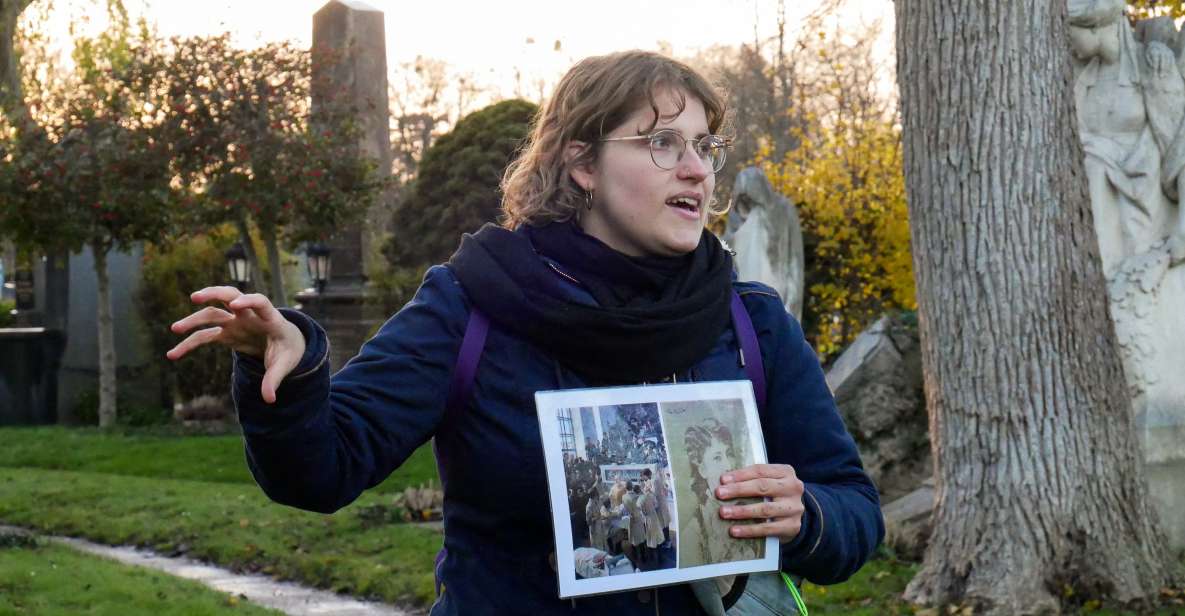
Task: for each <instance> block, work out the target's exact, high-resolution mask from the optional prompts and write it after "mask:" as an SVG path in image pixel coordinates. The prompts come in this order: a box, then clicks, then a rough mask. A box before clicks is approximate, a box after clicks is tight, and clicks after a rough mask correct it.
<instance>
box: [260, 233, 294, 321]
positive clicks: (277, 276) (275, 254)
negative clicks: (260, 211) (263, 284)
mask: <svg viewBox="0 0 1185 616" xmlns="http://www.w3.org/2000/svg"><path fill="white" fill-rule="evenodd" d="M259 232H260V233H261V234H262V235H263V244H264V246H266V247H267V262H268V263H269V264H270V268H269V270H270V271H269V272H268V273H269V274H270V276H269V278H270V280H269V281H268V283H269V284H268V299H270V300H272V304H273V305H275V306H276V307H277V308H279V307H283V306H287V305H288V300H287V299H286V298H287V294H286V293H285V291H284V267H283V264H281V263H280V244H279V242H278V241H277V240H276V229H275V227H269V226H266V225H265V226H261V227H260V228H259Z"/></svg>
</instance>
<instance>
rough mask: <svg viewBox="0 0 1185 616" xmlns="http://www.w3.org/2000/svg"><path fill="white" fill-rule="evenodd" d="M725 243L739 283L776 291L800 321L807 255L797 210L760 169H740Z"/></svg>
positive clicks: (734, 188) (725, 232)
mask: <svg viewBox="0 0 1185 616" xmlns="http://www.w3.org/2000/svg"><path fill="white" fill-rule="evenodd" d="M724 241H726V242H728V245H729V246H730V247H731V248H732V249H733V250H734V251H736V257H735V259H734V260H733V262H734V263H735V264H736V267H737V273H738V274H740V278H741V280H756V281H758V282H763V283H765V284H767V285H769V286H771V287H773V288H774V290H776V291H777V292H778V294H779V295H781V296H782V301H783V302H784V303H785V304H786V310H787V311H789V312H790V314H793V315H794V318H796V319H799V320H802V300H803V259H804V257H803V254H802V227H801V225H800V224H799V222H798V209H796V208H795V207H794V204H793V203H790V200H789V199H787V198H786V197H783V196H782V195H779V194H778V193H777V192H775V191H774V189H773V186H771V185H770V183H769V180H768V179H766V177H765V173H764V172H762V171H761V169H758V168H757V167H748V168H746V169H744V170H742V171H741V172H740V173H739V174H738V175H737V178H736V182H734V183H733V188H732V207H731V208H730V209H729V214H728V225H727V227H726V228H725V230H724Z"/></svg>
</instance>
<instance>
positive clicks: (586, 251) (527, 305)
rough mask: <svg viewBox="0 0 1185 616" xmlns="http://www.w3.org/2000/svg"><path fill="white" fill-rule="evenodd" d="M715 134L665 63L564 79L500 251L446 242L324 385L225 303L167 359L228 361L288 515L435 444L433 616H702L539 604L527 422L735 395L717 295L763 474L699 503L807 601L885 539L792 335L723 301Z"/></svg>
mask: <svg viewBox="0 0 1185 616" xmlns="http://www.w3.org/2000/svg"><path fill="white" fill-rule="evenodd" d="M723 117H724V109H723V104H722V101H721V99H720V97H719V95H718V94H717V93H716V92H715V91H714V90H713V89H712V87H711V86H710V85H709V84H708V83H707V82H706V81H705V80H704V79H703V77H701V76H700V75H698V74H697V73H696V72H694V71H693V70H691V69H690V68H688V67H687V66H685V65H683V64H681V63H679V62H676V61H673V60H670V59H668V58H665V57H662V56H659V55H657V54H652V53H646V52H623V53H616V54H611V55H607V56H601V57H594V58H588V59H586V60H583V61H581V62H580V63H578V64H577V65H576V66H574V67H573V68H572V69H571V70H570V71H569V72H568V73H567V74H566V75H565V76H564V77H563V79H562V80H561V81H560V83H559V85H558V86H557V88H556V91H555V92H554V94H553V96H552V98H551V99H550V100H549V101H548V102H547V103H546V104H545V105H544V107H543V108H542V109H541V110H540V113H539V116H538V117H537V119H536V121H535V124H534V129H533V132H532V135H531V137H530V139H529V142H528V143H527V145H526V146H525V147H524V149H523V151H522V153H521V155H520V156H519V158H518V160H517V161H516V162H515V163H514V164H513V165H512V166H511V167H510V168H509V169H508V170H507V173H506V176H505V179H504V181H503V193H504V198H503V208H504V212H505V219H506V220H505V227H504V228H498V227H494V226H493V225H487V226H486V227H485V228H483V229H481V230H480V231H479V232H477V233H475V234H473V235H467V236H465V237H464V239H463V240H462V242H461V245H460V247H459V248H458V250H457V252H456V254H454V255H453V257H452V258H451V259H450V261H449V263H448V264H447V265H446V266H437V267H433V268H431V269H430V270H429V271H428V272H427V274H426V275H425V278H424V282H423V284H422V285H421V287H420V289H419V290H418V291H417V293H416V296H415V298H414V299H413V300H412V301H411V302H410V303H409V304H408V305H407V306H405V307H404V308H403V309H402V310H400V311H399V313H398V314H396V315H395V316H394V317H393V318H391V319H390V320H389V321H388V322H387V323H386V324H385V325H384V326H383V327H382V328H381V329H380V331H379V333H378V334H377V335H376V336H375V337H374V338H373V339H371V340H370V341H369V342H367V343H366V344H365V345H364V346H363V347H362V349H361V351H360V353H359V354H358V356H357V357H355V358H354V359H352V360H351V361H350V362H349V363H347V365H346V366H345V367H344V368H342V369H341V371H339V372H338V373H337V374H334V375H333V377H332V378H330V367H329V365H328V362H327V359H326V350H327V342H326V337H325V334H324V332H323V331H322V330H321V328H320V327H318V326H317V324H316V323H314V322H313V321H312V320H310V319H309V318H308V317H306V316H304V315H302V314H300V313H298V312H294V311H289V310H285V311H282V312H281V311H278V310H277V309H276V308H274V307H273V306H272V305H271V303H270V302H269V301H268V300H267V298H265V297H263V296H261V295H242V294H240V293H239V292H238V291H236V290H235V289H233V288H228V287H217V288H208V289H203V290H201V291H198V292H196V293H194V294H193V301H194V302H196V303H199V304H200V303H206V302H221V303H223V304H224V306H225V309H224V308H217V307H208V308H204V309H202V310H200V311H198V312H196V313H194V314H193V315H190V316H189V317H186V318H185V319H183V320H181V321H179V322H178V323H176V324H174V326H173V330H174V331H175V332H176V333H179V334H180V333H185V332H188V331H190V330H193V329H194V328H197V327H203V326H205V327H207V328H206V329H202V330H200V331H197V332H195V333H193V334H191V335H190V336H189V337H188V338H186V339H185V340H183V341H182V342H181V343H180V344H179V345H178V346H177V347H176V348H174V349H173V350H171V351H170V352H169V357H170V358H173V359H176V358H178V357H181V356H183V355H184V354H185V353H187V352H189V351H190V350H192V349H193V348H196V347H198V346H201V345H203V344H207V343H210V342H217V343H220V344H223V345H225V346H228V347H230V348H231V349H233V350H234V351H235V371H234V376H233V380H234V383H233V391H234V398H235V403H236V408H237V409H238V412H239V418H240V421H241V423H242V426H243V433H244V436H245V442H246V447H247V454H248V456H247V457H248V461H249V464H250V466H251V470H252V473H253V474H254V476H255V478H256V481H257V482H258V483H259V485H260V487H262V488H263V490H264V491H265V492H266V493H267V494H268V496H269V497H271V498H272V499H273V500H276V501H278V502H281V503H284V504H288V505H292V506H296V507H301V508H304V509H310V510H313V511H324V512H330V511H335V510H337V509H339V508H341V507H344V506H345V505H347V504H349V503H350V502H351V501H353V500H354V499H355V498H356V497H357V496H358V494H359V493H360V492H361V491H362V490H364V489H367V488H369V487H372V486H374V485H377V484H378V483H379V482H381V481H382V480H383V479H384V478H385V477H386V476H387V475H388V474H389V473H390V472H391V471H392V470H393V469H395V468H396V467H398V466H399V465H400V464H401V463H402V462H403V461H404V460H405V459H407V457H408V456H409V455H411V453H412V452H413V451H415V449H416V448H417V447H419V446H420V445H422V444H423V443H425V442H426V441H427V440H428V439H429V438H431V437H435V444H436V449H437V452H438V454H439V462H440V474H441V479H442V483H443V485H444V491H445V506H444V518H445V528H446V529H447V530H446V533H445V539H444V542H445V545H446V546H447V548H448V557H447V558H446V559H445V560H444V561H443V562H442V563H441V565H440V566H439V568H438V572H439V576H440V579H441V580H442V581H443V583H444V586H445V590H444V592H443V593H442V594H441V596H440V598H439V599H438V601H437V602H436V604H435V605H434V606H433V608H432V614H433V615H434V616H441V615H445V614H465V615H467V616H468V615H481V614H564V615H573V614H605V613H613V614H617V615H622V616H624V615H630V614H654V613H656V612H657V613H661V614H680V615H682V614H699V613H702V608H701V607H700V605H699V603H698V602H697V600H696V598H695V596H694V594H693V593H692V592H691V590H690V589H689V587H688V586H686V585H680V586H673V587H665V588H660V589H657V590H656V591H642V592H629V593H618V594H610V595H604V596H596V597H589V598H583V599H580V600H577V601H574V602H573V601H566V600H560V599H559V598H558V596H557V590H556V588H557V585H556V572H555V570H554V568H553V565H552V564H551V563H552V562H554V560H553V559H554V554H553V551H554V539H553V532H552V524H551V515H550V507H549V503H548V490H547V477H546V472H545V469H544V461H543V452H542V443H541V441H540V436H539V425H538V422H537V420H536V416H535V411H534V399H533V398H534V393H535V392H536V391H540V390H554V389H568V388H579V387H588V386H600V385H621V384H640V383H643V382H650V383H654V382H659V381H663V380H669V379H672V378H676V379H678V381H680V382H684V381H708V380H725V379H740V378H744V374H745V373H744V368H743V366H742V364H741V363H740V361H739V357H738V351H737V345H736V343H735V341H734V335H733V332H732V329H731V328H730V324H729V321H730V317H729V303H730V294H731V292H732V290H733V289H735V290H736V291H738V292H739V293H740V294H741V295H742V297H743V299H744V304H745V308H746V309H747V310H748V312H749V314H750V316H751V319H752V321H753V324H754V328H755V329H756V332H757V335H758V338H759V339H760V343H761V348H762V353H763V358H764V362H765V363H764V365H765V366H766V371H767V391H768V399H769V403H768V404H767V406H768V408H765V409H763V410H762V414H761V420H762V428H763V430H764V434H765V436H766V439H767V452H768V456H769V460H770V464H767V465H760V466H753V467H748V468H743V469H734V470H730V471H729V473H728V474H727V475H726V476H725V477H724V478H723V480H722V483H723V485H722V486H721V487H720V489H719V490H718V492H717V494H716V496H717V498H720V499H722V500H726V501H729V500H732V499H734V498H738V497H752V496H755V495H758V494H764V495H768V496H769V497H770V498H771V500H770V501H769V502H765V503H762V504H760V505H747V506H733V507H723V508H721V515H723V516H725V517H726V518H728V519H729V520H736V521H747V520H752V519H760V520H763V522H761V523H757V524H748V523H746V524H740V525H736V526H732V527H731V528H730V533H731V534H732V536H734V537H758V536H771V537H776V538H778V539H779V540H780V541H781V542H782V555H783V556H782V561H781V562H782V566H783V568H784V569H785V570H786V571H788V572H791V573H794V574H797V575H802V576H805V577H806V578H807V579H810V580H812V581H815V582H818V583H823V584H827V583H834V582H838V581H841V580H843V579H846V578H847V577H848V576H850V575H851V574H852V573H853V572H855V571H856V570H857V569H858V568H859V567H860V565H861V564H862V563H863V562H864V561H865V560H866V559H867V558H868V556H869V554H871V552H872V550H873V549H874V548H875V547H876V545H877V543H878V542H879V541H880V539H881V536H882V534H883V523H882V520H881V516H880V508H879V503H878V498H877V493H876V489H875V488H874V487H873V485H872V483H871V482H870V481H869V479H868V477H867V476H866V475H865V473H864V472H863V470H862V467H861V465H860V460H859V456H858V454H857V452H856V448H855V445H854V443H853V441H852V439H851V437H850V436H849V435H848V434H847V432H846V430H845V429H844V426H843V423H842V421H841V420H840V418H839V415H838V413H837V412H836V409H835V405H834V402H833V400H832V398H831V395H830V392H829V391H828V389H827V385H826V383H825V382H824V380H823V374H822V371H821V370H820V368H819V364H818V361H817V360H816V358H815V355H814V352H813V351H812V350H811V348H810V346H809V345H807V343H806V342H805V340H804V339H803V335H802V330H801V328H800V327H799V326H798V324H797V323H795V322H794V321H793V320H792V319H791V318H790V317H789V316H788V315H787V314H786V311H785V310H784V309H783V308H782V304H781V300H779V299H778V297H777V294H776V293H774V292H772V291H771V290H770V289H769V288H768V287H765V286H763V285H759V284H753V283H734V282H733V281H732V265H731V259H730V257H729V255H728V253H727V252H726V251H725V250H724V249H723V247H722V246H721V245H720V243H719V242H718V241H717V240H716V239H715V238H714V237H713V236H712V235H711V234H710V233H708V232H707V231H706V229H705V225H706V223H707V221H708V216H709V214H710V213H711V211H712V207H713V205H714V200H713V199H712V193H713V189H714V188H715V178H714V173H715V172H716V171H718V170H719V169H720V167H721V165H722V164H723V158H724V154H725V141H724V140H723V139H722V138H720V137H717V136H716V134H717V133H718V132H719V130H720V128H721V124H722V121H723ZM472 307H476V308H479V309H480V310H481V311H482V312H484V313H485V314H486V315H487V316H488V317H489V318H490V320H491V323H492V325H491V329H490V332H489V337H488V338H487V341H486V345H485V349H484V351H483V353H482V357H481V363H480V364H479V366H478V370H477V375H476V381H475V384H474V387H473V392H472V396H471V397H470V399H469V400H468V401H467V402H466V404H465V406H464V408H463V409H462V412H457V413H450V414H448V416H446V413H445V401H446V396H447V395H448V392H447V389H448V387H447V384H448V382H449V377H450V374H451V371H452V369H453V366H454V364H455V361H456V359H457V355H458V347H459V345H460V342H461V339H462V336H463V332H464V329H465V326H466V323H467V321H468V317H469V313H470V309H471V308H472ZM508 493H514V494H518V495H520V497H519V498H516V499H512V500H508V499H506V498H505V495H506V494H508ZM804 494H805V495H806V496H805V497H804ZM824 520H825V523H824ZM734 588H735V586H734Z"/></svg>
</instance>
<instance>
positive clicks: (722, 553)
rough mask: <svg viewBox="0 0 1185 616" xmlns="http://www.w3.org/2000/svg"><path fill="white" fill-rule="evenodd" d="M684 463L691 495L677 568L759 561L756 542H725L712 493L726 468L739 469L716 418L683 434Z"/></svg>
mask: <svg viewBox="0 0 1185 616" xmlns="http://www.w3.org/2000/svg"><path fill="white" fill-rule="evenodd" d="M684 443H686V445H687V461H688V464H689V466H690V469H691V473H690V477H688V480H689V483H690V485H689V486H688V490H687V493H689V494H692V495H694V496H695V500H696V501H698V502H696V503H695V505H696V506H695V507H693V508H690V512H691V516H690V517H689V518H688V519H687V520H682V519H681V520H680V521H679V530H680V532H679V557H680V558H679V563H680V565H681V566H685V567H686V566H694V565H709V564H715V563H725V562H733V561H738V560H752V559H755V558H761V554H762V544H761V542H759V541H753V540H749V541H735V540H728V522H727V521H726V520H724V519H723V518H722V516H721V515H720V514H719V511H718V510H719V509H720V508H721V504H720V502H719V501H717V500H716V499H715V498H713V496H712V495H713V493H714V492H715V491H716V489H717V488H718V486H719V485H720V478H721V477H723V476H724V475H725V474H726V473H727V472H728V471H729V469H732V468H736V467H737V466H739V460H740V459H741V456H740V455H738V454H739V452H738V451H737V446H738V445H740V443H736V442H734V440H733V436H732V432H731V431H729V429H728V427H727V426H724V425H722V424H721V423H720V422H719V421H718V420H717V419H716V418H714V417H707V418H705V419H704V420H703V422H702V423H700V424H696V425H693V426H690V427H688V428H687V431H686V434H685V435H684Z"/></svg>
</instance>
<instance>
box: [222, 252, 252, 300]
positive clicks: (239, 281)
mask: <svg viewBox="0 0 1185 616" xmlns="http://www.w3.org/2000/svg"><path fill="white" fill-rule="evenodd" d="M226 266H227V268H228V269H229V270H230V281H231V283H233V284H234V285H235V288H237V289H238V290H240V291H242V290H243V289H244V288H246V287H247V285H248V284H250V283H251V268H250V267H248V263H247V251H246V250H243V244H242V243H241V242H235V245H234V246H231V247H230V250H228V251H226Z"/></svg>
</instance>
